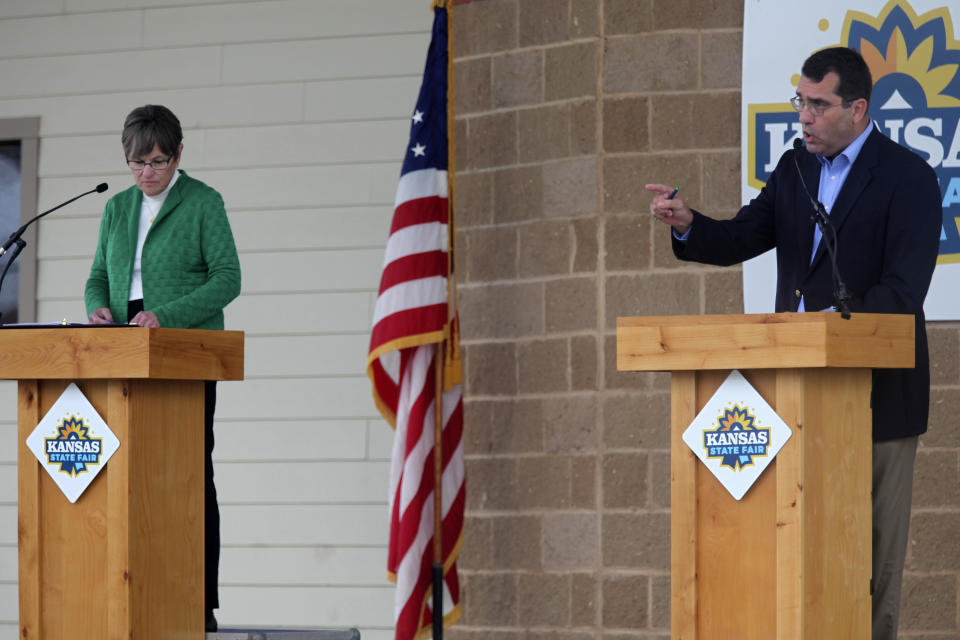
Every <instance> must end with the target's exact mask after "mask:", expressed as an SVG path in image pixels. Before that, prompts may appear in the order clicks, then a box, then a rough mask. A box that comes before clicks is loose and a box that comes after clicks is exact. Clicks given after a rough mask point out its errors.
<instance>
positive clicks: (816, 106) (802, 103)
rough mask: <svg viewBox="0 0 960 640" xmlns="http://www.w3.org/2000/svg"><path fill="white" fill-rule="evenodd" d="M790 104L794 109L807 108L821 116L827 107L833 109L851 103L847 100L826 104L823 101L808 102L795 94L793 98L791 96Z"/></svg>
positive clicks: (801, 109) (798, 110) (847, 105)
mask: <svg viewBox="0 0 960 640" xmlns="http://www.w3.org/2000/svg"><path fill="white" fill-rule="evenodd" d="M790 104H791V105H792V106H793V109H794V111H797V112H800V111H803V110H804V109H806V110H807V111H809V112H810V113H812V114H813V115H815V116H817V117H820V116H822V115H823V112H824V111H826V110H827V109H831V108H833V107H844V108H846V107H849V106H850V104H851V103H849V102H847V101H846V100H844V101H843V102H840V103H837V104H824V103H822V102H807V101H806V100H804V99H803V98H801V97H800V96H793V97H792V98H790Z"/></svg>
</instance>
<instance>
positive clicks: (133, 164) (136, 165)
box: [127, 158, 173, 171]
mask: <svg viewBox="0 0 960 640" xmlns="http://www.w3.org/2000/svg"><path fill="white" fill-rule="evenodd" d="M172 160H173V158H157V159H156V160H151V161H150V162H144V161H143V160H127V164H128V165H130V168H131V169H133V170H134V171H143V170H144V169H146V168H147V167H150V168H151V169H153V170H154V171H163V170H164V169H166V168H167V167H168V166H170V162H171V161H172Z"/></svg>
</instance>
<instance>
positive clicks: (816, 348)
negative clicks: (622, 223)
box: [617, 312, 916, 371]
mask: <svg viewBox="0 0 960 640" xmlns="http://www.w3.org/2000/svg"><path fill="white" fill-rule="evenodd" d="M914 322H915V319H914V316H912V315H909V314H880V313H855V314H853V316H852V317H851V318H850V319H849V320H844V319H842V318H841V317H840V314H839V313H823V312H819V313H757V314H738V315H711V316H631V317H621V318H617V369H618V370H620V371H688V370H699V369H782V368H812V367H861V368H869V369H891V368H892V369H900V368H911V367H913V366H914V356H915V348H916V347H915V344H914Z"/></svg>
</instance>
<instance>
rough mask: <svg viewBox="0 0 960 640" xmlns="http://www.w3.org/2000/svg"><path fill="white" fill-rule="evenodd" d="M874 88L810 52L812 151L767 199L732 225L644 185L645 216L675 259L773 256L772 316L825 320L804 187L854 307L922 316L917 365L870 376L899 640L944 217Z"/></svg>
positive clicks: (823, 266)
mask: <svg viewBox="0 0 960 640" xmlns="http://www.w3.org/2000/svg"><path fill="white" fill-rule="evenodd" d="M872 86H873V82H872V79H871V76H870V70H869V68H868V67H867V65H866V63H865V62H864V60H863V58H862V57H861V56H860V54H859V53H857V52H856V51H854V50H852V49H847V48H844V47H835V48H830V49H824V50H822V51H819V52H817V53H815V54H813V55H812V56H810V57H809V58H808V59H807V60H806V61H805V62H804V64H803V68H802V76H801V79H800V82H799V83H798V85H797V92H796V96H795V97H794V98H793V99H792V100H791V103H792V104H793V106H794V108H795V109H796V110H797V111H798V112H799V113H800V123H801V124H802V126H803V142H804V143H805V145H806V150H805V151H804V150H797V149H794V150H790V151H787V152H786V153H785V154H784V155H783V157H781V158H780V162H779V164H778V165H777V168H776V169H775V170H774V172H773V174H772V175H771V176H770V179H769V181H768V182H767V184H766V186H765V187H764V188H763V190H762V191H761V192H760V194H759V195H758V196H757V197H756V198H754V199H753V200H752V201H751V202H750V203H749V204H747V205H746V206H744V207H743V208H742V209H741V210H740V211H739V212H738V213H737V215H736V217H734V218H733V219H732V220H726V221H718V220H714V219H711V218H709V217H707V216H704V215H702V214H700V213H699V212H696V211H693V210H691V209H690V208H689V207H688V206H687V205H686V203H685V202H684V200H683V198H681V197H673V198H671V197H670V196H671V195H672V193H673V189H671V188H670V187H667V186H665V185H660V184H648V185H646V188H647V189H649V190H651V191H655V192H657V193H658V195H657V196H656V197H654V199H653V201H652V202H651V203H650V213H651V214H652V215H653V216H654V217H655V218H657V219H658V220H661V221H663V222H665V223H666V224H668V225H670V226H671V227H672V228H673V250H674V254H675V255H676V256H677V257H678V258H680V259H681V260H692V261H696V262H703V263H707V264H715V265H732V264H736V263H739V262H742V261H744V260H747V259H749V258H753V257H754V256H757V255H759V254H761V253H763V252H765V251H767V250H769V249H773V248H776V250H777V291H776V305H775V306H776V311H778V312H779V311H804V310H810V311H820V310H824V309H828V308H831V307H832V306H833V305H834V302H835V301H834V297H833V281H832V275H831V273H832V272H831V266H830V260H829V257H828V256H825V255H824V254H825V247H824V246H823V244H824V243H823V242H821V241H820V240H821V238H820V231H819V229H815V228H814V225H813V223H812V222H811V214H812V212H813V209H812V205H811V203H810V199H809V197H808V196H807V194H806V192H805V191H804V186H803V182H805V183H806V185H807V186H808V187H809V189H810V191H811V193H812V194H813V195H814V197H816V198H817V199H818V200H819V201H820V202H822V203H823V204H824V206H825V208H826V210H827V212H828V213H829V217H830V220H831V222H832V224H833V227H834V228H835V229H836V234H837V246H838V248H839V251H838V255H837V262H838V267H839V270H840V274H841V276H842V277H843V279H844V281H845V282H846V285H847V289H848V291H849V294H850V300H849V307H850V310H851V311H853V312H854V313H856V312H868V313H911V314H914V316H915V318H916V367H915V368H914V369H887V370H876V371H874V373H873V393H872V398H871V406H872V407H873V440H874V446H873V456H874V462H873V496H874V501H873V502H874V504H873V582H872V584H873V639H874V640H881V639H882V640H886V639H895V638H896V636H897V624H898V617H899V604H900V583H901V578H902V574H903V563H904V556H905V554H906V543H907V531H908V527H909V524H910V499H911V493H912V487H913V484H912V479H913V462H914V457H915V454H916V447H917V436H918V435H920V434H921V433H923V432H925V431H926V429H927V413H928V402H929V395H930V372H929V361H928V355H927V336H926V330H925V324H924V315H923V300H924V298H925V297H926V294H927V289H928V287H929V286H930V279H931V277H932V275H933V269H934V266H935V265H936V260H937V252H938V248H939V237H940V229H941V224H942V223H941V219H942V211H941V204H940V188H939V186H938V184H937V178H936V174H935V173H934V172H933V170H932V169H931V168H930V167H929V166H928V165H927V163H926V162H924V161H923V160H922V159H921V158H920V157H918V156H917V155H915V154H914V153H912V152H911V151H909V150H907V149H905V148H904V147H902V146H900V145H898V144H896V143H895V142H892V141H891V140H890V139H888V138H887V137H886V136H884V135H883V134H882V133H881V132H880V131H879V130H877V129H876V128H875V127H874V125H873V123H872V121H871V119H870V116H869V114H868V106H869V101H870V92H871V89H872ZM795 161H796V162H797V163H799V172H798V169H797V166H796V165H795ZM800 174H802V176H803V178H802V180H801V178H800Z"/></svg>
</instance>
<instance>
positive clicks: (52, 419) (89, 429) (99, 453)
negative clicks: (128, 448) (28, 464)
mask: <svg viewBox="0 0 960 640" xmlns="http://www.w3.org/2000/svg"><path fill="white" fill-rule="evenodd" d="M27 447H28V448H29V449H30V451H32V452H33V455H35V456H36V457H37V460H39V461H40V465H41V466H42V467H43V468H44V469H46V470H47V473H49V474H50V477H51V478H53V481H54V482H56V483H57V486H58V487H60V491H62V492H63V495H65V496H66V497H67V500H69V501H70V502H76V501H77V499H78V498H79V497H80V495H81V494H82V493H83V492H84V491H85V490H86V488H87V487H88V486H90V483H91V482H93V479H94V478H96V477H97V474H98V473H100V470H101V469H103V467H104V466H105V465H106V464H107V460H109V459H110V457H111V456H113V454H114V453H116V451H117V449H119V448H120V441H119V440H118V439H117V436H116V435H114V433H113V431H111V430H110V427H108V426H107V423H106V422H104V421H103V418H101V417H100V414H98V413H97V411H96V409H94V408H93V405H92V404H90V401H89V400H87V397H86V396H84V395H83V392H82V391H80V388H79V387H77V385H75V384H73V383H72V382H71V383H70V385H69V386H68V387H67V388H66V390H64V392H63V393H62V394H61V395H60V397H59V398H57V401H56V402H54V403H53V406H52V407H50V411H48V412H47V415H45V416H43V419H42V420H41V421H40V424H38V425H37V428H36V429H34V430H33V432H32V433H31V434H30V435H29V436H28V437H27Z"/></svg>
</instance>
